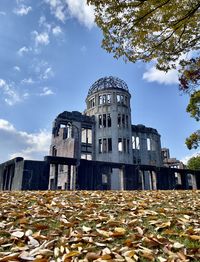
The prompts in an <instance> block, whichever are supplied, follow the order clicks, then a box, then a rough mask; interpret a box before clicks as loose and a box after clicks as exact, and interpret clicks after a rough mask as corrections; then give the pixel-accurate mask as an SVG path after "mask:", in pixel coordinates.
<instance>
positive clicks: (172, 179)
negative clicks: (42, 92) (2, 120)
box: [0, 76, 200, 191]
mask: <svg viewBox="0 0 200 262" xmlns="http://www.w3.org/2000/svg"><path fill="white" fill-rule="evenodd" d="M130 99H131V94H130V92H129V89H128V86H127V84H126V83H125V82H124V81H123V80H121V79H119V78H116V77H112V76H110V77H103V78H100V79H99V80H98V81H96V82H95V83H94V84H93V85H92V86H91V87H90V89H89V91H88V94H87V97H86V109H85V111H84V113H80V112H77V111H72V112H68V111H64V112H63V113H61V114H59V115H58V116H57V117H56V119H55V120H54V122H53V128H52V140H51V145H50V152H49V155H48V156H45V157H44V161H41V160H40V161H38V160H37V161H36V160H26V159H24V158H22V157H16V158H14V159H11V160H8V161H6V162H4V163H2V164H0V191H1V190H47V189H50V190H59V189H61V190H78V189H80V190H110V189H111V190H143V189H145V190H146V189H150V190H151V189H160V190H168V189H200V171H197V170H189V169H185V168H184V166H183V165H182V163H181V162H180V161H178V160H177V159H175V158H170V154H169V149H168V148H162V149H161V143H160V135H159V133H158V132H157V130H156V129H154V128H151V127H145V126H144V125H132V123H131V107H130Z"/></svg>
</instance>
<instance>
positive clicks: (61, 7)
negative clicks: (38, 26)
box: [44, 0, 94, 28]
mask: <svg viewBox="0 0 200 262" xmlns="http://www.w3.org/2000/svg"><path fill="white" fill-rule="evenodd" d="M44 1H45V2H46V3H47V4H49V5H50V9H51V12H52V13H53V14H54V15H55V17H56V18H57V19H58V20H60V21H62V22H63V23H64V22H65V20H66V19H67V18H68V17H69V16H70V17H73V18H76V19H77V20H78V21H79V22H80V23H81V24H83V25H85V26H86V27H88V28H92V27H93V26H94V10H93V7H92V6H88V5H87V1H86V0H44Z"/></svg>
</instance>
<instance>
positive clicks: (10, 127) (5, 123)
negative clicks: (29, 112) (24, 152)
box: [0, 119, 15, 131]
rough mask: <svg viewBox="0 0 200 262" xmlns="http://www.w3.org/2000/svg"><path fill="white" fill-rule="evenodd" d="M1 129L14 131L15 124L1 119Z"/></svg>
mask: <svg viewBox="0 0 200 262" xmlns="http://www.w3.org/2000/svg"><path fill="white" fill-rule="evenodd" d="M0 130H5V131H14V130H15V128H14V126H13V125H12V124H11V123H9V122H8V121H7V120H5V119H0Z"/></svg>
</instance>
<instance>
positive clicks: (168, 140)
mask: <svg viewBox="0 0 200 262" xmlns="http://www.w3.org/2000/svg"><path fill="white" fill-rule="evenodd" d="M101 39H102V35H101V32H100V30H99V29H98V28H97V27H96V25H95V23H94V15H93V9H92V7H88V6H87V5H86V1H85V0H40V1H35V0H16V1H15V0H12V1H8V0H0V163H1V162H3V161H6V160H8V159H10V158H13V157H16V156H23V157H25V158H26V159H41V160H42V159H43V156H44V155H47V154H48V150H49V145H50V139H51V127H52V122H53V120H54V118H55V117H56V116H57V115H58V114H59V113H61V112H63V111H65V110H66V111H73V110H76V111H81V112H83V111H84V109H85V98H86V96H87V92H88V89H89V87H90V86H91V85H92V84H93V83H94V82H95V81H96V80H98V79H99V78H101V77H103V76H110V75H113V76H117V77H119V78H121V79H123V80H124V81H125V82H126V83H127V84H128V86H129V91H130V93H131V95H132V99H131V107H132V123H133V124H144V125H146V126H149V127H153V128H156V129H157V130H158V132H159V133H160V135H161V144H162V147H168V148H169V149H170V153H171V157H176V158H178V159H181V160H185V159H187V158H188V157H190V156H192V155H193V154H196V153H197V152H198V150H196V151H195V150H192V151H190V150H188V149H187V148H186V146H185V144H184V141H185V138H186V137H187V136H188V135H189V134H190V133H191V132H193V131H194V130H196V129H198V128H199V126H198V123H197V122H195V120H193V119H192V118H190V117H189V115H188V114H187V113H186V110H185V109H186V106H187V103H188V101H189V97H188V96H187V95H181V93H180V92H179V91H178V80H177V79H178V77H177V73H176V71H171V72H169V73H168V74H164V73H163V72H159V71H157V70H156V69H155V67H154V65H153V64H143V63H141V62H139V63H136V64H132V63H125V62H124V61H123V60H122V59H119V60H115V59H114V58H113V57H112V54H108V53H106V51H104V50H103V49H102V48H101Z"/></svg>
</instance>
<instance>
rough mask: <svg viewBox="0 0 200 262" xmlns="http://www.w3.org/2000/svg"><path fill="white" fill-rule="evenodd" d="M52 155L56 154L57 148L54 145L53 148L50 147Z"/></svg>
mask: <svg viewBox="0 0 200 262" xmlns="http://www.w3.org/2000/svg"><path fill="white" fill-rule="evenodd" d="M52 156H57V149H56V147H55V146H53V149H52Z"/></svg>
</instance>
